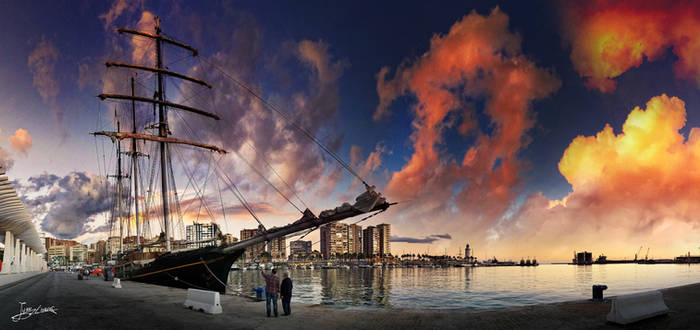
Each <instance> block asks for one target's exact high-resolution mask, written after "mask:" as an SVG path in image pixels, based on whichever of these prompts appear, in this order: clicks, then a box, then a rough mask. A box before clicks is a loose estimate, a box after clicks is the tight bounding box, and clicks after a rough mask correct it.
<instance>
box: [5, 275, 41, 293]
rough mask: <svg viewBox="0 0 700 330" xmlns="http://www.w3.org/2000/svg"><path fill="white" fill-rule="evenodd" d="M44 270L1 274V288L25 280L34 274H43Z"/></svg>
mask: <svg viewBox="0 0 700 330" xmlns="http://www.w3.org/2000/svg"><path fill="white" fill-rule="evenodd" d="M41 274H42V272H28V273H21V274H0V290H2V289H4V288H6V287H9V286H12V285H14V284H15V283H17V282H21V281H25V280H27V279H29V278H32V277H34V276H38V275H41Z"/></svg>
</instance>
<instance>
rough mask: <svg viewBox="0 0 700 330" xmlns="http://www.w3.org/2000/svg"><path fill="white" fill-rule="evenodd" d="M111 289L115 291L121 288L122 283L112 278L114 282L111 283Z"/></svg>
mask: <svg viewBox="0 0 700 330" xmlns="http://www.w3.org/2000/svg"><path fill="white" fill-rule="evenodd" d="M112 287H113V288H116V289H121V288H122V281H121V280H120V279H118V278H116V277H115V278H114V282H112Z"/></svg>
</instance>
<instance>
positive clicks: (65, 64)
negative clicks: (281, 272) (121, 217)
mask: <svg viewBox="0 0 700 330" xmlns="http://www.w3.org/2000/svg"><path fill="white" fill-rule="evenodd" d="M116 3H117V2H107V1H99V2H98V1H51V2H36V1H22V2H20V1H12V2H9V1H5V2H2V3H0V31H3V32H2V33H0V45H2V46H1V49H2V50H0V114H1V116H2V118H3V119H2V120H1V121H0V130H1V131H0V147H4V148H5V149H7V150H10V146H9V143H8V141H7V139H8V137H9V136H11V135H12V134H13V133H14V132H15V131H16V130H17V129H19V128H22V129H25V130H26V131H28V132H29V134H30V135H31V137H32V140H33V145H32V147H31V149H30V150H29V152H28V154H27V155H26V156H25V155H21V154H19V153H14V154H13V156H12V158H13V160H14V167H13V168H12V170H11V171H10V172H9V174H10V176H11V177H12V179H15V180H20V181H22V180H25V181H26V180H28V179H29V178H30V177H34V176H37V175H40V174H41V173H43V172H48V173H51V174H57V175H58V176H65V175H68V174H69V173H70V172H74V171H75V172H82V171H89V172H92V173H98V172H100V170H99V169H98V168H97V163H98V160H97V157H96V155H95V147H96V144H95V140H94V138H93V137H92V136H90V135H88V133H89V132H90V131H92V130H94V129H95V128H96V127H97V126H100V125H103V124H104V122H103V123H102V124H99V121H100V117H99V116H107V115H108V114H109V113H110V110H108V109H107V108H106V107H105V105H100V103H99V101H98V100H97V98H95V97H94V96H95V95H96V94H98V93H99V92H100V88H99V86H98V85H96V84H85V85H80V84H79V80H80V66H81V65H93V64H94V63H99V62H102V61H104V60H105V59H107V58H110V56H111V55H112V51H113V50H114V49H113V48H110V47H112V42H113V40H115V38H119V37H118V36H116V34H115V33H114V32H113V31H112V30H110V29H105V27H104V20H103V19H101V18H100V15H103V14H105V13H107V12H108V11H109V10H110V8H113V6H114V5H115V4H116ZM134 7H135V9H133V10H131V11H129V10H125V11H124V12H123V13H122V14H120V15H118V16H117V19H116V20H115V26H123V25H128V26H131V27H134V24H135V23H136V22H138V20H139V18H140V17H141V14H142V12H144V11H149V12H152V13H154V14H156V15H159V16H161V17H162V19H163V25H162V28H163V30H164V31H166V32H167V33H168V34H169V35H170V36H172V37H175V38H177V39H179V40H185V41H187V42H188V43H190V44H193V45H194V46H195V47H197V48H199V49H200V52H201V54H202V56H203V57H205V58H209V57H210V56H213V55H214V54H216V53H218V52H222V51H223V50H224V49H228V50H227V52H228V53H226V54H227V55H226V56H231V54H236V53H245V48H246V47H250V45H246V44H234V45H231V44H227V43H230V42H231V41H232V40H242V39H240V38H239V39H236V37H235V34H236V33H239V32H241V31H248V32H250V31H251V30H252V31H255V33H254V34H253V35H254V36H255V38H256V40H257V42H259V45H258V46H259V51H258V52H257V53H256V54H257V56H260V59H259V60H257V61H248V62H246V63H254V67H253V68H250V70H252V72H253V73H252V75H247V76H244V77H243V79H246V78H249V79H252V81H248V82H249V83H250V84H251V85H254V86H256V87H258V88H259V89H260V90H262V91H263V95H264V96H265V97H266V98H271V99H274V100H279V101H281V102H288V101H290V100H293V99H294V95H296V94H299V93H301V94H303V95H307V96H308V97H311V95H314V93H315V92H316V91H314V88H315V85H314V81H315V79H317V77H315V76H314V70H315V69H314V67H312V66H309V65H307V64H305V62H303V60H299V59H298V58H297V57H296V56H298V54H297V53H295V51H290V49H294V47H296V45H297V44H300V43H301V42H302V41H304V40H307V41H310V42H313V43H314V45H316V46H319V45H325V46H326V47H327V48H326V55H328V56H329V61H330V63H331V64H332V63H341V64H342V65H341V67H342V70H341V72H342V73H341V74H340V76H339V77H338V79H337V80H334V81H333V88H334V89H337V101H338V103H337V109H336V111H335V112H333V115H332V118H330V119H329V120H328V121H325V122H324V123H323V124H322V125H321V126H320V128H319V130H318V131H317V132H319V133H320V134H322V136H321V138H322V139H324V138H327V139H326V140H325V142H326V143H329V142H330V138H332V137H338V136H340V137H342V140H341V141H342V143H341V144H340V148H339V149H338V153H339V154H340V156H341V157H343V158H344V159H346V160H348V161H349V160H350V158H351V156H350V154H351V148H352V147H353V146H359V147H360V148H361V149H362V151H363V154H362V156H363V157H367V156H368V154H369V153H370V152H371V151H373V150H375V147H376V146H377V145H378V144H381V145H383V146H384V147H385V148H386V150H385V152H384V153H383V155H382V157H381V165H380V166H379V167H377V168H374V169H373V171H372V173H368V175H370V176H371V177H372V178H373V179H374V180H375V181H376V182H377V184H378V185H379V186H380V187H383V186H384V185H386V184H387V181H389V179H390V176H391V174H392V173H394V172H397V171H400V170H401V169H402V168H403V167H404V166H405V165H406V164H407V161H408V159H409V158H410V157H411V155H412V154H413V152H414V150H413V144H412V141H411V134H412V132H413V131H412V122H413V121H414V118H415V114H414V110H413V107H414V106H415V104H416V99H415V97H414V96H413V95H411V94H410V93H407V94H405V95H402V96H401V97H399V98H398V99H397V100H396V101H395V102H393V103H392V104H391V105H390V109H391V110H392V112H393V115H392V116H391V117H389V118H386V119H384V120H382V121H379V122H377V121H373V120H372V115H373V114H374V112H375V111H376V108H377V106H378V104H379V95H378V93H377V74H378V73H379V71H380V69H381V68H382V67H385V66H388V67H390V68H394V69H395V68H397V67H399V66H400V65H402V63H404V64H406V63H408V64H410V63H414V62H415V61H416V60H417V59H419V58H420V57H421V56H423V54H425V53H426V52H428V51H429V50H430V40H431V38H432V37H433V36H436V35H438V36H442V35H445V34H447V33H448V32H449V31H450V28H451V27H452V26H453V25H454V24H455V22H458V21H459V20H460V19H461V18H462V17H464V16H465V15H468V14H470V13H471V12H472V11H476V13H477V14H479V15H488V14H489V12H491V10H492V9H493V8H495V7H499V8H500V10H501V11H502V12H503V13H505V14H506V15H507V16H508V18H509V31H510V32H511V33H516V34H518V35H519V36H520V37H521V39H522V42H521V47H522V54H523V55H524V56H525V57H526V58H527V59H528V60H530V61H532V62H533V63H534V64H535V65H536V66H537V67H540V68H544V69H546V70H550V72H551V73H552V74H553V75H554V76H555V77H556V78H557V79H558V80H560V81H561V87H560V88H559V89H558V90H556V91H555V92H553V93H552V94H551V95H549V96H548V97H545V98H542V99H539V100H536V101H534V102H533V104H532V105H531V111H532V113H533V115H534V118H535V125H534V127H533V128H532V129H530V130H528V132H527V135H528V137H529V140H530V143H529V144H528V145H527V146H525V147H524V148H522V149H521V150H520V151H519V152H518V153H519V158H520V159H521V160H522V161H523V162H524V164H527V166H526V168H525V169H524V170H522V171H521V172H519V176H520V177H521V178H522V184H521V185H520V186H518V187H517V195H518V198H517V199H516V200H515V201H513V202H514V203H516V205H520V204H521V203H522V201H523V200H524V198H525V196H526V195H528V194H534V193H537V192H540V191H541V192H542V193H543V194H544V196H545V197H547V198H549V199H551V200H558V199H561V198H563V197H565V196H567V195H568V194H569V193H571V191H572V188H571V185H569V184H568V183H567V181H566V179H565V178H564V176H563V175H561V174H560V173H559V170H558V167H557V164H558V163H559V161H560V159H561V158H562V154H563V153H564V151H565V150H566V149H567V147H568V146H569V144H570V143H571V141H572V140H573V139H574V138H575V137H576V136H579V135H585V136H591V135H595V134H596V133H597V132H599V131H600V130H602V128H603V127H604V126H605V124H610V125H611V126H612V127H613V129H614V131H615V132H616V133H620V130H621V126H622V124H623V123H624V122H625V120H626V119H627V115H628V113H629V111H630V110H631V109H632V108H633V107H635V106H643V105H644V104H645V103H646V102H647V101H648V100H649V99H651V98H652V97H654V96H657V95H661V94H663V93H665V94H668V95H669V96H677V97H679V98H681V99H682V100H683V101H685V103H686V109H688V111H687V124H686V126H685V128H684V129H683V130H682V133H684V134H687V133H688V130H689V127H694V126H700V113H698V111H693V110H692V109H698V108H699V107H700V96H699V94H698V93H697V89H696V88H695V86H692V84H689V83H687V82H684V81H679V80H677V79H676V78H675V77H674V74H673V69H672V67H673V65H674V62H676V61H677V57H676V56H675V55H674V54H673V53H672V51H671V49H668V50H667V54H666V56H664V57H663V58H662V59H660V60H657V61H654V62H645V63H643V64H642V65H641V66H639V67H637V68H632V69H630V70H628V71H627V72H625V74H624V75H622V76H621V77H619V78H618V79H616V81H617V82H618V87H617V90H616V91H615V92H614V93H601V92H599V91H597V90H590V89H588V88H586V87H585V86H584V78H582V77H581V76H580V75H579V73H577V72H576V71H575V69H574V67H573V66H572V62H571V59H570V57H569V55H570V52H571V47H570V45H569V43H568V41H566V40H565V38H564V37H563V33H562V25H563V24H566V22H563V21H562V14H561V11H562V8H561V7H560V6H559V5H557V4H555V3H552V2H549V1H535V2H524V1H441V2H439V3H431V2H406V1H381V2H374V1H353V2H327V1H282V2H272V1H235V2H226V1H224V2H220V1H206V2H187V1H173V2H171V1H144V2H143V3H142V4H137V5H135V6H134ZM241 33H242V32H241ZM42 42H47V43H50V44H51V45H53V47H55V49H57V50H58V52H59V54H60V55H58V58H57V60H55V62H54V63H53V66H54V74H53V77H54V79H55V82H56V83H57V86H58V89H59V92H58V93H57V96H56V98H55V103H56V105H57V106H58V107H59V108H60V109H61V111H62V112H63V113H64V116H65V117H64V119H63V120H62V121H57V120H55V119H54V118H53V115H52V112H51V110H50V107H51V102H52V101H51V100H45V99H42V97H41V96H40V95H39V93H38V91H37V88H36V87H35V86H34V85H33V79H34V77H33V72H32V70H31V68H30V67H29V65H28V58H29V57H30V54H32V52H33V51H34V50H35V49H36V48H37V46H38V45H40V44H41V43H42ZM119 42H120V43H121V45H122V47H127V45H126V44H125V43H124V41H123V40H122V41H119ZM319 47H320V48H323V47H322V46H319ZM295 54H296V55H295ZM276 61H277V62H276ZM196 63H198V62H196V61H194V60H185V61H183V62H181V63H179V64H173V66H174V67H177V68H178V69H183V70H187V69H188V68H189V66H191V65H194V64H196ZM275 65H282V66H283V67H284V70H281V71H277V68H279V67H276V66H275ZM282 71H284V72H282ZM234 74H235V73H234ZM333 99H335V98H333ZM281 105H282V107H283V108H285V109H287V110H289V111H292V112H294V111H297V110H293V109H296V108H295V105H292V104H289V103H285V104H281ZM481 107H483V105H482V106H481ZM100 110H101V111H102V113H101V114H100V115H98V113H100ZM215 111H216V112H218V111H219V110H215ZM475 111H476V112H477V115H478V116H482V117H483V116H484V115H483V113H482V112H483V109H480V108H479V106H477V109H475ZM479 113H481V114H479ZM102 119H103V120H104V117H102ZM482 119H483V120H480V121H479V129H480V131H482V132H485V134H487V135H488V134H489V132H490V130H491V129H492V128H493V127H492V126H490V125H491V124H490V122H489V119H488V118H487V117H483V118H482ZM65 134H67V135H65ZM64 135H65V137H63V138H62V136H64ZM473 144H474V137H473V136H472V137H469V136H463V135H461V134H459V133H457V132H455V131H454V130H453V131H447V132H446V133H445V134H444V143H443V145H441V146H440V147H441V150H444V153H443V157H447V158H453V159H455V160H457V161H461V159H462V158H463V157H464V154H465V153H466V151H467V150H468V149H469V148H470V147H472V146H473ZM362 161H363V162H364V161H365V159H362ZM332 168H333V167H332V166H330V165H327V166H326V167H324V168H323V170H322V172H321V173H323V174H325V175H328V174H329V173H330V172H331V171H332ZM350 181H351V178H350V176H349V175H348V174H347V173H343V174H342V182H343V184H341V185H339V186H337V187H336V189H335V195H334V197H333V198H326V199H323V200H322V201H320V202H319V203H318V204H320V205H324V206H325V205H332V204H333V203H334V202H335V201H336V200H338V199H340V197H341V196H344V195H343V194H344V193H347V192H346V191H345V190H346V189H347V187H348V185H349V184H350ZM298 184H299V186H298V187H304V188H308V187H309V182H305V181H300V182H298ZM455 189H456V191H455V193H458V192H459V191H457V190H459V189H461V188H455ZM253 190H255V189H253ZM258 193H259V191H258V192H251V194H253V195H256V194H258ZM34 194H38V193H36V192H35V193H34ZM260 196H266V195H260ZM305 197H306V198H309V199H311V198H313V197H312V195H311V194H309V195H306V196H305ZM260 199H261V200H263V199H265V198H264V197H260ZM231 203H233V201H231ZM37 217H38V218H37V219H36V221H37V223H41V222H42V221H43V216H42V215H38V216H37ZM386 221H388V222H390V223H391V219H386ZM281 222H282V220H279V223H281ZM435 231H436V232H434V233H431V234H442V232H439V231H440V230H439V229H436V230H435ZM420 232H421V231H420V230H419V229H417V228H414V229H411V230H406V231H402V230H401V229H399V230H397V231H396V234H397V235H399V236H416V235H417V234H418V233H420ZM461 244H462V243H461V242H460V243H459V244H457V243H456V242H455V243H450V244H449V245H446V246H450V248H452V247H453V246H454V247H456V246H461ZM405 247H410V245H405Z"/></svg>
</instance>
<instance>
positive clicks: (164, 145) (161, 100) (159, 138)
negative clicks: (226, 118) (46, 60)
mask: <svg viewBox="0 0 700 330" xmlns="http://www.w3.org/2000/svg"><path fill="white" fill-rule="evenodd" d="M155 23H156V24H155V34H151V33H148V32H143V31H136V30H130V29H126V28H120V29H118V30H117V31H118V32H119V33H128V34H132V35H137V36H141V37H145V38H151V39H153V40H154V41H155V43H156V47H155V48H156V58H155V60H156V63H155V67H147V66H142V65H136V64H128V63H119V62H108V63H105V65H106V66H107V67H121V68H128V69H135V70H144V71H149V72H154V73H155V74H156V79H157V84H158V89H157V91H156V95H155V96H154V98H147V97H141V96H136V95H135V94H134V80H133V78H132V80H131V95H122V94H100V95H98V97H99V98H100V99H102V100H105V99H114V100H131V101H132V116H133V118H134V119H133V126H134V128H133V130H132V132H131V133H126V132H125V133H122V132H120V131H119V130H118V131H117V132H106V131H101V132H94V133H92V134H94V135H104V136H108V137H110V138H111V139H112V141H114V140H117V141H121V140H122V139H132V145H131V146H132V152H133V154H132V155H133V165H132V166H133V168H134V194H135V196H134V199H135V200H136V204H135V205H136V207H135V211H136V236H137V242H138V243H140V238H139V236H140V228H139V214H138V213H139V209H138V181H137V174H138V164H137V163H138V160H137V157H138V152H137V150H136V142H135V141H136V140H137V139H139V140H148V141H153V142H158V144H159V148H160V168H161V171H160V172H161V192H162V198H163V224H164V228H163V229H164V231H165V249H166V250H167V251H171V249H172V247H171V242H170V232H171V228H170V227H171V224H170V223H169V221H168V217H169V210H168V209H169V202H168V201H169V189H168V178H169V176H168V170H167V168H168V163H169V162H168V157H169V151H168V150H169V148H168V144H169V143H175V144H185V145H190V146H195V147H199V148H204V149H208V150H211V151H216V152H218V153H226V150H223V149H221V148H219V147H217V146H213V145H209V144H204V143H199V142H194V141H187V140H182V139H177V138H171V137H168V135H169V134H170V130H169V129H168V116H167V109H166V107H169V108H173V109H176V110H182V111H187V112H190V113H194V114H198V115H202V116H206V117H209V118H213V119H215V120H219V119H221V118H220V117H219V116H218V115H216V114H213V113H209V112H206V111H204V110H200V109H197V108H194V107H190V106H186V105H182V104H177V103H172V102H168V101H167V100H166V99H165V89H164V86H163V75H167V76H171V77H175V78H179V79H183V80H187V81H190V82H193V83H196V84H199V85H202V86H205V87H208V88H212V86H211V85H210V84H208V83H206V82H204V81H202V80H199V79H196V78H193V77H188V76H185V75H182V74H179V73H177V72H173V71H170V70H167V69H165V68H163V52H162V46H163V43H167V44H170V45H174V46H177V47H180V48H184V49H187V50H189V51H191V52H192V54H193V56H197V55H198V53H199V52H198V51H197V49H195V48H193V47H191V46H188V45H186V44H183V43H181V42H178V41H175V40H173V39H170V38H168V37H165V36H163V35H162V34H161V29H160V19H159V18H157V17H156V22H155ZM137 101H138V102H147V103H152V104H153V105H154V106H155V105H156V104H157V105H158V123H157V125H158V135H150V134H138V133H137V132H136V110H135V104H134V102H137ZM120 168H121V165H120ZM119 176H121V174H119ZM120 198H121V188H120ZM119 213H120V218H121V204H120V211H119ZM122 235H123V234H122Z"/></svg>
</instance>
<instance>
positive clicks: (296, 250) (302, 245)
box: [289, 240, 311, 255]
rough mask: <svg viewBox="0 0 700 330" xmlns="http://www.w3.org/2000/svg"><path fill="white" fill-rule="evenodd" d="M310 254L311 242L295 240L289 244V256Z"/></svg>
mask: <svg viewBox="0 0 700 330" xmlns="http://www.w3.org/2000/svg"><path fill="white" fill-rule="evenodd" d="M309 253H311V241H302V240H296V241H292V242H290V243H289V255H295V254H296V255H301V254H309Z"/></svg>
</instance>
